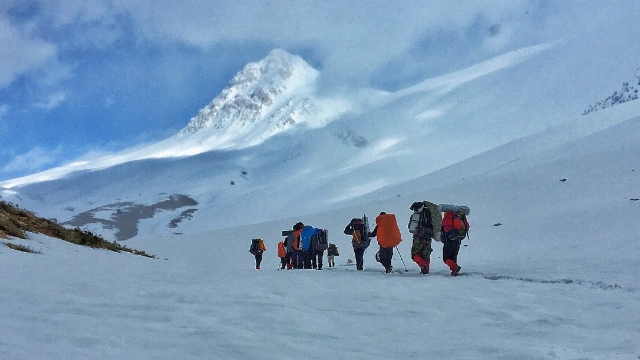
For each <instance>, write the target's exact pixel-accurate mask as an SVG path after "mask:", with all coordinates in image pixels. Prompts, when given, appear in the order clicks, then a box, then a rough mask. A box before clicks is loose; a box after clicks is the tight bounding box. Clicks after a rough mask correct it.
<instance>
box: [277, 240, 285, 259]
mask: <svg viewBox="0 0 640 360" xmlns="http://www.w3.org/2000/svg"><path fill="white" fill-rule="evenodd" d="M285 256H287V250H286V248H285V244H284V242H283V241H280V242H279V243H278V257H279V258H283V257H285Z"/></svg>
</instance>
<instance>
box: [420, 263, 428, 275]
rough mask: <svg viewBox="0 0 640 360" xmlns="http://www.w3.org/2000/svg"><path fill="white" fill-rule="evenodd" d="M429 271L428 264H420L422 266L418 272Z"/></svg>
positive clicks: (425, 272) (424, 272) (426, 272)
mask: <svg viewBox="0 0 640 360" xmlns="http://www.w3.org/2000/svg"><path fill="white" fill-rule="evenodd" d="M428 273H429V265H426V264H425V265H422V267H421V268H420V274H425V275H426V274H428Z"/></svg>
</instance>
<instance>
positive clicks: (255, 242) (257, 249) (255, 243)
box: [249, 239, 260, 255]
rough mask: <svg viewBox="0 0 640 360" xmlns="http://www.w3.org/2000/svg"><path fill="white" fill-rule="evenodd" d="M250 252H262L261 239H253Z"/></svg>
mask: <svg viewBox="0 0 640 360" xmlns="http://www.w3.org/2000/svg"><path fill="white" fill-rule="evenodd" d="M249 252H250V253H252V254H253V255H257V254H259V253H260V239H251V246H249Z"/></svg>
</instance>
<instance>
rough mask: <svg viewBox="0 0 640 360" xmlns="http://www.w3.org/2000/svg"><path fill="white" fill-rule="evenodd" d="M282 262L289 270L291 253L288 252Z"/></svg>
mask: <svg viewBox="0 0 640 360" xmlns="http://www.w3.org/2000/svg"><path fill="white" fill-rule="evenodd" d="M284 262H285V264H286V265H287V270H291V268H292V266H291V253H290V252H288V253H287V255H286V256H285V257H284Z"/></svg>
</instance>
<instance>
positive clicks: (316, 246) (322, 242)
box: [310, 229, 329, 270]
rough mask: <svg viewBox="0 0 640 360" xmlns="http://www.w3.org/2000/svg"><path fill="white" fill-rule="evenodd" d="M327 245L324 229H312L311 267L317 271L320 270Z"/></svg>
mask: <svg viewBox="0 0 640 360" xmlns="http://www.w3.org/2000/svg"><path fill="white" fill-rule="evenodd" d="M328 246H329V245H328V243H327V230H326V229H314V234H313V235H311V249H310V255H311V267H312V268H314V269H317V270H322V258H323V257H324V251H325V250H326V249H327V247H328Z"/></svg>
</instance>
